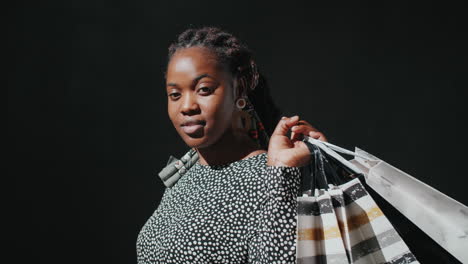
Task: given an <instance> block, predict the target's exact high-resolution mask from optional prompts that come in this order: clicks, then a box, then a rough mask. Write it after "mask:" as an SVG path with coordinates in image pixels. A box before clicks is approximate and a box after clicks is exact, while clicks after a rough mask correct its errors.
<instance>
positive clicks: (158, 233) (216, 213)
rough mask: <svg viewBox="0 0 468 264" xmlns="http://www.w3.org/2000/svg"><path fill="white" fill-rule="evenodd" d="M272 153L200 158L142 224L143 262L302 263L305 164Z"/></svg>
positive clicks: (140, 253)
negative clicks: (284, 161) (299, 240)
mask: <svg viewBox="0 0 468 264" xmlns="http://www.w3.org/2000/svg"><path fill="white" fill-rule="evenodd" d="M266 160H267V154H266V153H262V154H259V155H256V156H252V157H249V158H247V159H243V160H239V161H235V162H233V163H229V164H225V165H216V166H209V165H201V164H200V163H196V164H195V165H194V166H193V167H192V168H191V169H190V170H189V171H188V172H187V173H186V174H184V175H183V176H182V177H181V178H180V179H179V180H178V182H177V183H176V184H175V185H174V186H172V187H171V188H166V190H165V192H164V195H163V197H162V200H161V203H160V204H159V207H158V208H157V209H156V211H155V212H154V214H153V215H152V216H151V217H150V218H149V219H148V221H147V222H146V224H145V225H144V226H143V228H142V229H141V231H140V234H139V236H138V239H137V254H138V263H140V264H143V263H269V264H273V263H296V219H297V212H296V210H297V204H296V197H297V194H298V191H299V187H300V170H299V168H298V167H272V166H267V165H266Z"/></svg>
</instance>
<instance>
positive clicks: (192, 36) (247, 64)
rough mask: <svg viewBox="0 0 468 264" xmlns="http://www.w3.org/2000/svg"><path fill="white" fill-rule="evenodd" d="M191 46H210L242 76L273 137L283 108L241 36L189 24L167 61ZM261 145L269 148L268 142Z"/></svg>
mask: <svg viewBox="0 0 468 264" xmlns="http://www.w3.org/2000/svg"><path fill="white" fill-rule="evenodd" d="M190 47H205V48H208V49H209V50H211V51H212V52H214V54H215V55H216V57H217V59H218V60H219V62H220V63H222V64H223V65H225V66H227V68H228V69H229V71H230V72H231V74H232V76H234V78H238V79H239V80H241V84H243V87H242V88H243V89H245V90H246V95H247V97H248V100H249V101H250V102H251V104H252V105H253V108H254V109H255V112H256V113H257V114H258V117H259V118H260V120H261V121H262V123H263V126H264V129H265V132H266V133H267V134H268V137H270V136H271V134H272V133H273V130H274V129H275V127H276V124H277V123H278V121H279V119H280V117H281V114H282V112H281V111H280V109H279V108H278V107H277V106H276V105H275V104H274V102H273V98H272V97H271V94H270V88H269V86H268V83H267V80H266V79H265V77H264V76H263V75H262V74H261V73H260V72H258V71H257V67H256V65H255V63H254V61H253V54H252V51H251V50H250V49H249V48H248V47H247V46H246V45H245V44H244V43H242V42H241V41H240V40H239V39H238V38H236V37H235V36H233V35H232V34H231V33H228V32H226V31H223V30H221V29H220V28H217V27H202V28H198V29H194V28H190V29H187V30H185V31H184V32H182V33H181V34H180V35H179V36H178V38H177V40H176V41H175V42H174V43H172V44H171V45H170V46H169V56H168V61H170V59H171V58H172V56H173V55H174V54H175V53H176V51H178V50H181V49H185V48H190ZM262 147H263V148H264V149H267V148H268V146H267V145H266V146H265V143H263V146H262Z"/></svg>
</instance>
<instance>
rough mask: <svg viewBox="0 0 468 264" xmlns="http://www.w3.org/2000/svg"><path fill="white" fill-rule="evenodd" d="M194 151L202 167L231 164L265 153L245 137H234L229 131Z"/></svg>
mask: <svg viewBox="0 0 468 264" xmlns="http://www.w3.org/2000/svg"><path fill="white" fill-rule="evenodd" d="M196 150H197V152H198V157H199V162H200V164H202V165H220V164H226V163H231V162H234V161H238V160H241V159H245V158H248V157H250V156H254V155H257V154H260V153H263V152H266V151H265V150H263V149H261V148H260V146H258V144H257V143H255V142H254V141H253V140H252V139H250V138H249V137H248V136H247V135H236V134H234V133H232V131H231V130H229V131H227V132H226V133H225V134H224V135H223V136H222V137H221V138H220V139H219V140H218V141H217V142H216V143H214V144H212V145H210V146H209V147H205V148H197V149H196Z"/></svg>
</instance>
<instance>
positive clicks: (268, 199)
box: [249, 166, 300, 264]
mask: <svg viewBox="0 0 468 264" xmlns="http://www.w3.org/2000/svg"><path fill="white" fill-rule="evenodd" d="M266 176H267V177H266V181H265V184H266V190H267V195H266V196H265V199H264V200H263V201H262V203H261V205H260V208H259V211H258V212H259V215H258V225H257V229H256V231H255V232H254V233H253V235H252V237H251V238H250V240H249V263H255V264H260V263H269V264H273V263H296V237H297V234H296V221H297V195H298V192H299V188H300V169H299V168H298V167H283V166H281V167H276V166H267V167H266Z"/></svg>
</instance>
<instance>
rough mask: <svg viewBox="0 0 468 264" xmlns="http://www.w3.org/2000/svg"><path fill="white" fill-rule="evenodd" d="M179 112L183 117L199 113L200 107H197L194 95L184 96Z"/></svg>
mask: <svg viewBox="0 0 468 264" xmlns="http://www.w3.org/2000/svg"><path fill="white" fill-rule="evenodd" d="M180 112H181V113H182V114H183V115H195V114H199V113H200V106H199V105H198V102H197V99H196V95H193V94H192V93H187V94H185V96H184V98H183V101H182V106H181V109H180Z"/></svg>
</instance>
